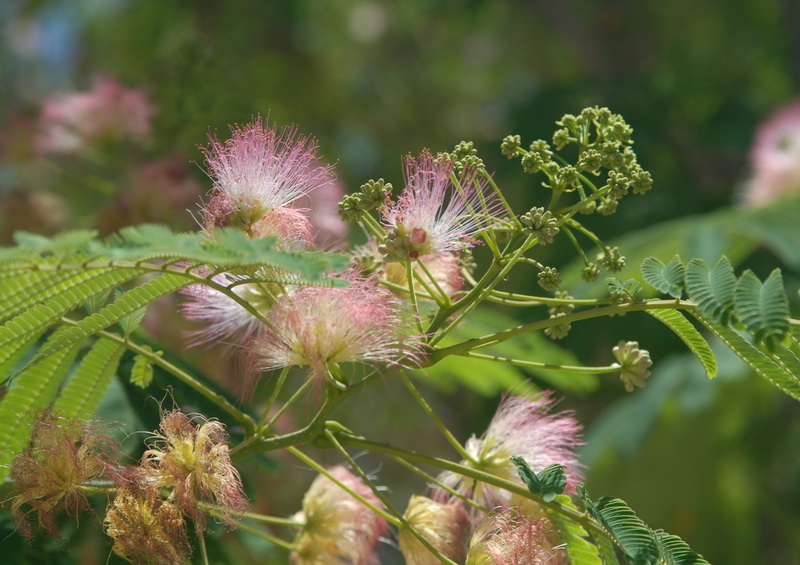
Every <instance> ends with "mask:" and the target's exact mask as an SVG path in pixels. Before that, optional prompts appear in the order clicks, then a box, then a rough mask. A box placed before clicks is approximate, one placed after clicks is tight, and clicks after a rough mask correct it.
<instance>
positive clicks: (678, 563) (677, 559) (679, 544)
mask: <svg viewBox="0 0 800 565" xmlns="http://www.w3.org/2000/svg"><path fill="white" fill-rule="evenodd" d="M653 537H655V539H656V543H657V544H658V548H659V550H660V551H661V556H662V559H663V562H664V563H666V565H710V564H709V562H708V561H706V560H705V559H703V557H702V556H701V555H699V554H697V553H695V552H694V551H692V550H691V548H690V547H689V546H688V545H687V544H686V542H685V541H683V540H682V539H681V538H679V537H678V536H674V535H672V534H668V533H667V532H665V531H664V530H655V531H654V532H653Z"/></svg>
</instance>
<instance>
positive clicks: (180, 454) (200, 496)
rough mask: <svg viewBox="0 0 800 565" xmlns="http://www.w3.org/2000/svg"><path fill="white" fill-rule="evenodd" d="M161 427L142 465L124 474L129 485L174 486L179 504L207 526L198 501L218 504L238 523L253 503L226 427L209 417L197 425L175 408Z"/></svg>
mask: <svg viewBox="0 0 800 565" xmlns="http://www.w3.org/2000/svg"><path fill="white" fill-rule="evenodd" d="M159 430H160V431H159V432H158V433H154V435H153V438H152V440H151V441H150V448H149V449H147V450H146V451H145V452H144V454H143V455H142V459H141V464H140V466H139V467H133V468H130V469H129V472H128V473H126V474H125V475H124V476H123V481H122V482H123V484H125V483H127V484H132V485H137V486H139V487H141V486H142V485H146V487H147V488H148V489H150V490H153V491H155V492H158V491H159V490H160V489H163V488H170V489H172V495H171V497H172V498H173V499H174V501H175V503H176V504H177V506H178V507H179V508H180V509H181V510H182V511H183V512H184V513H185V514H186V515H187V516H189V517H191V518H193V519H194V520H195V522H196V523H198V524H199V525H200V526H201V527H202V526H203V525H204V523H205V514H204V513H203V512H202V511H201V509H200V508H199V506H198V502H207V503H211V504H214V505H216V506H218V507H219V509H220V511H221V512H222V513H223V514H224V516H223V518H224V520H225V521H226V522H227V523H228V524H230V525H233V524H234V523H235V520H234V517H233V516H234V514H235V513H237V512H242V511H244V510H246V509H247V506H248V504H249V503H248V501H247V497H246V496H245V494H244V491H243V488H242V481H241V479H240V478H239V472H238V471H237V470H236V468H235V467H234V466H233V463H232V462H231V458H230V455H229V453H228V438H227V434H226V433H225V427H224V426H223V425H222V424H221V423H220V422H218V421H216V420H205V419H203V420H202V422H201V423H200V424H197V425H195V424H194V423H193V422H192V419H191V418H190V417H189V416H187V415H186V414H184V413H183V412H180V411H178V410H173V411H172V412H169V413H166V414H164V416H163V418H162V420H161V425H160V427H159Z"/></svg>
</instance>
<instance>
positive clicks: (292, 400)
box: [258, 367, 314, 434]
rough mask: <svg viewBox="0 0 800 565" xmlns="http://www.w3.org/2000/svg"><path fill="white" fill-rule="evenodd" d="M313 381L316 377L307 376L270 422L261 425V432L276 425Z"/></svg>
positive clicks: (282, 373)
mask: <svg viewBox="0 0 800 565" xmlns="http://www.w3.org/2000/svg"><path fill="white" fill-rule="evenodd" d="M287 370H288V367H287V368H286V369H284V370H283V372H281V376H283V375H284V374H285V373H286V372H288V371H287ZM313 383H314V377H309V378H307V379H306V382H304V383H303V384H302V385H301V386H300V388H298V389H297V390H296V391H295V393H294V394H293V395H292V396H291V398H289V400H287V401H286V402H284V403H283V406H281V407H280V409H279V410H278V411H277V412H276V413H275V415H274V416H273V417H272V418H270V420H269V422H267V423H266V424H265V425H264V426H263V427H261V426H259V428H258V431H259V432H260V433H261V434H266V433H267V432H268V431H269V430H270V429H272V426H274V425H275V422H277V421H278V418H280V417H281V416H283V414H284V412H286V411H287V410H288V409H289V408H290V407H291V406H292V404H294V403H295V402H296V401H297V399H298V398H300V397H301V396H303V394H305V392H306V391H307V390H308V389H309V388H310V387H311V385H312V384H313ZM273 396H275V395H273ZM266 415H267V414H266V412H265V413H264V416H266Z"/></svg>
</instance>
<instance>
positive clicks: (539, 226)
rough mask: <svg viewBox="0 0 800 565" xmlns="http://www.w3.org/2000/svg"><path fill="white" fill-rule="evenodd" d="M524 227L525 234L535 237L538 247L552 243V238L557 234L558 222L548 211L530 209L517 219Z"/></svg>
mask: <svg viewBox="0 0 800 565" xmlns="http://www.w3.org/2000/svg"><path fill="white" fill-rule="evenodd" d="M519 221H520V222H522V225H523V226H525V232H526V233H528V234H532V235H535V236H536V237H537V238H538V239H539V244H540V245H546V244H548V243H553V237H555V236H556V234H558V232H559V229H558V220H557V219H556V218H554V217H553V214H552V213H551V212H550V210H545V209H544V208H531V209H530V211H529V212H526V213H525V214H523V215H522V216H520V219H519Z"/></svg>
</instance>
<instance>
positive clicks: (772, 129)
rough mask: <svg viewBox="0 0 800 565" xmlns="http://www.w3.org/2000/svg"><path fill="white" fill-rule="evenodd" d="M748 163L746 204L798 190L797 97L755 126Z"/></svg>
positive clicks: (799, 105)
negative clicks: (749, 167)
mask: <svg viewBox="0 0 800 565" xmlns="http://www.w3.org/2000/svg"><path fill="white" fill-rule="evenodd" d="M750 165H751V166H752V168H753V176H752V178H751V179H750V181H749V182H748V183H747V186H746V190H745V193H744V203H745V204H747V205H748V206H763V205H764V204H767V203H769V202H771V201H773V200H775V199H777V198H780V197H782V196H784V195H786V194H789V193H792V192H798V191H800V100H796V101H794V102H792V103H791V104H789V105H787V106H784V107H782V108H779V109H778V110H777V111H776V112H775V113H774V114H772V115H771V116H770V117H769V118H768V119H767V120H766V121H765V122H764V123H763V124H762V125H761V126H760V127H759V128H758V131H757V132H756V136H755V141H754V143H753V147H752V149H751V150H750Z"/></svg>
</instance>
